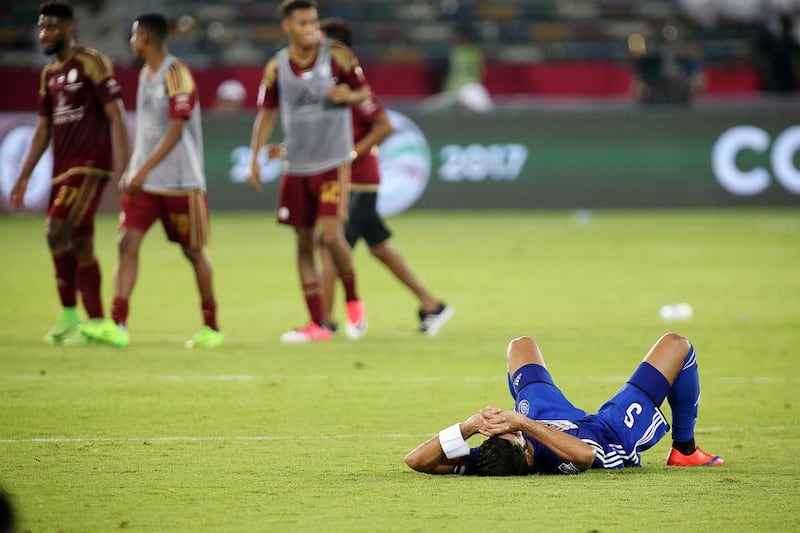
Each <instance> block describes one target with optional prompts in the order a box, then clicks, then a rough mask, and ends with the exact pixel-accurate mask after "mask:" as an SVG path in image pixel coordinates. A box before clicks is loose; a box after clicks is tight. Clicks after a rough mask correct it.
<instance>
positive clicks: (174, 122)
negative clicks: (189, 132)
mask: <svg viewBox="0 0 800 533" xmlns="http://www.w3.org/2000/svg"><path fill="white" fill-rule="evenodd" d="M183 123H184V119H183V118H173V119H170V121H169V128H168V129H167V132H166V133H165V134H164V136H163V137H161V140H160V141H158V144H156V147H155V149H153V152H152V153H151V154H150V157H148V158H147V161H145V162H144V165H142V168H140V169H139V171H138V172H137V173H136V174H135V175H133V176H131V178H130V179H129V180H127V183H125V188H124V191H125V192H126V193H127V194H130V195H133V196H135V195H137V194H138V193H139V192H140V191H141V190H142V186H143V185H144V182H145V180H147V175H148V174H150V171H152V170H153V169H154V168H155V167H156V165H158V164H159V163H160V162H161V161H163V160H164V158H165V157H167V155H168V154H169V153H170V152H171V151H172V149H173V148H175V146H177V144H178V143H179V142H180V140H181V136H182V135H183Z"/></svg>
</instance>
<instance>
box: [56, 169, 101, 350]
mask: <svg viewBox="0 0 800 533" xmlns="http://www.w3.org/2000/svg"><path fill="white" fill-rule="evenodd" d="M92 183H94V184H96V183H97V182H96V181H93V182H91V183H89V182H86V183H85V182H84V176H83V175H79V174H76V175H72V176H69V177H67V178H66V179H64V180H63V181H61V182H60V183H58V184H57V185H54V186H53V187H52V188H51V190H50V200H49V207H48V211H47V222H46V228H45V229H46V235H47V244H48V247H49V248H50V255H51V256H52V258H53V265H54V267H55V277H56V287H57V289H58V295H59V299H60V300H61V315H60V317H59V319H58V321H57V322H56V323H55V324H54V325H53V327H52V328H51V329H50V331H49V332H48V333H47V335H46V336H45V339H44V340H45V342H48V343H60V342H63V341H65V340H67V339H69V338H70V337H72V336H74V334H75V333H76V332H77V331H78V329H79V327H80V324H81V319H80V316H79V314H78V310H77V293H78V290H77V288H78V276H77V274H78V258H77V256H76V254H75V249H74V248H73V243H72V234H73V232H74V231H75V228H76V225H77V224H80V223H81V222H84V221H85V220H86V215H87V213H86V212H87V211H89V210H90V207H91V204H90V202H89V200H91V199H92V197H91V196H89V197H88V198H87V194H88V193H91V192H92V191H91V188H90V187H88V185H91V184H92ZM90 215H91V217H92V218H90V220H91V219H93V216H94V211H91V213H90Z"/></svg>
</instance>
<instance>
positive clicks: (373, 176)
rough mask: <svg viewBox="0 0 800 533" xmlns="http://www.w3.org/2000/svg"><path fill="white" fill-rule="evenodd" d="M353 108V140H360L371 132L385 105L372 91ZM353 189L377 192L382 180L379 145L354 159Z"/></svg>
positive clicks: (351, 177)
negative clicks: (382, 104)
mask: <svg viewBox="0 0 800 533" xmlns="http://www.w3.org/2000/svg"><path fill="white" fill-rule="evenodd" d="M352 109H353V141H354V142H356V143H357V142H358V141H360V140H361V139H363V138H364V137H366V135H367V134H368V133H369V132H370V130H371V129H372V126H373V124H374V122H375V117H377V116H378V115H379V114H380V113H381V112H383V106H381V104H380V102H379V101H378V100H377V99H376V98H375V94H374V93H372V91H370V97H369V98H368V99H367V100H365V101H364V102H362V103H361V104H360V105H357V106H355V107H353V108H352ZM350 172H351V174H350V183H351V189H352V190H354V191H371V192H377V190H378V184H379V183H380V182H381V173H380V168H379V165H378V147H377V146H373V147H372V149H371V150H370V151H369V152H367V153H366V154H364V155H362V156H361V157H359V158H358V159H356V160H355V161H353V166H352V170H351V171H350Z"/></svg>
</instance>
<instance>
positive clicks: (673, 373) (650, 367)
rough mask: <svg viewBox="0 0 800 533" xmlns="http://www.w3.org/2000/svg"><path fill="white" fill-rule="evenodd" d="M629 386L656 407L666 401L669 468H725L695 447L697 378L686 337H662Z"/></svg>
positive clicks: (690, 348)
mask: <svg viewBox="0 0 800 533" xmlns="http://www.w3.org/2000/svg"><path fill="white" fill-rule="evenodd" d="M654 370H655V372H654ZM659 378H660V379H659ZM628 382H629V383H632V384H634V385H636V386H637V387H639V388H640V389H642V390H644V391H645V392H646V393H647V394H648V395H649V396H650V397H651V399H652V400H653V402H655V404H656V405H660V404H661V403H662V402H663V401H664V398H665V397H666V399H667V401H668V403H669V405H670V408H671V409H672V451H671V452H670V457H669V459H668V464H670V465H675V466H696V465H712V466H721V465H722V464H724V461H723V460H722V458H720V457H718V456H714V455H709V454H707V453H705V452H704V451H703V450H701V449H700V448H698V447H697V446H696V444H695V440H694V428H695V422H696V420H697V414H698V404H699V401H700V376H699V373H698V369H697V358H696V354H695V349H694V346H692V344H691V343H690V342H689V341H688V340H687V339H686V338H685V337H682V336H681V335H678V334H677V333H666V334H664V335H662V336H661V337H660V338H659V339H658V340H657V341H656V343H655V344H654V345H653V346H652V348H650V350H649V351H648V352H647V354H646V355H645V357H644V361H643V362H642V364H641V365H639V368H638V369H637V370H636V372H634V374H633V376H631V379H630V380H629V381H628Z"/></svg>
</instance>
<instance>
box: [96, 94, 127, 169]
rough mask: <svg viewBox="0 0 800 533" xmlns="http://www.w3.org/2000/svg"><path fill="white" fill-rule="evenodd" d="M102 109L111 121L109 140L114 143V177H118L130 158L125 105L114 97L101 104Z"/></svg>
mask: <svg viewBox="0 0 800 533" xmlns="http://www.w3.org/2000/svg"><path fill="white" fill-rule="evenodd" d="M103 111H104V112H105V114H106V116H107V117H108V121H109V122H110V123H111V142H112V143H113V145H114V177H115V178H117V179H119V178H120V177H121V176H122V175H123V174H124V173H125V168H126V167H127V166H128V161H130V159H131V144H130V138H129V136H128V127H127V125H126V124H125V107H124V106H123V105H122V100H121V99H120V98H116V99H114V100H112V101H111V102H109V103H107V104H106V105H105V106H103Z"/></svg>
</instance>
